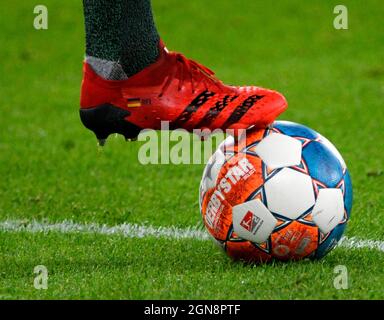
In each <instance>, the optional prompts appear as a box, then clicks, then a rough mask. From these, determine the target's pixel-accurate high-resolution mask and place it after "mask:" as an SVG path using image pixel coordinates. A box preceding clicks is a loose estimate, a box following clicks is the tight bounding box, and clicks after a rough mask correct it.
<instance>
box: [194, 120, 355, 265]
mask: <svg viewBox="0 0 384 320" xmlns="http://www.w3.org/2000/svg"><path fill="white" fill-rule="evenodd" d="M351 208H352V184H351V178H350V175H349V173H348V170H347V167H346V165H345V162H344V160H343V158H342V157H341V155H340V153H339V152H338V151H337V149H336V148H335V147H334V146H333V145H332V143H331V142H329V141H328V140H327V139H326V138H324V137H323V136H321V135H320V134H319V133H317V132H315V131H313V130H312V129H309V128H307V127H305V126H303V125H300V124H296V123H292V122H287V121H276V122H274V123H273V125H272V126H270V127H269V128H267V129H261V130H251V131H249V132H247V133H246V137H243V138H239V139H238V141H237V142H235V141H234V138H233V137H232V136H230V137H228V138H227V139H226V140H224V141H223V142H222V143H221V144H220V146H219V148H218V149H217V151H216V152H215V153H214V154H213V155H212V157H211V158H210V160H209V161H208V163H207V165H206V167H205V170H204V173H203V177H202V180H201V184H200V211H201V213H202V216H203V220H204V224H205V226H206V228H207V230H208V232H209V234H210V235H212V237H213V238H214V240H215V241H216V242H217V243H218V244H219V245H220V246H221V247H222V248H223V249H224V250H225V251H226V253H227V254H228V255H229V256H230V257H232V258H233V259H235V260H243V261H247V262H256V263H257V262H267V261H270V260H273V259H277V260H284V261H285V260H299V259H303V258H307V257H308V258H314V259H319V258H322V257H324V256H325V255H326V254H327V253H328V252H329V251H331V250H332V249H333V248H334V247H335V246H336V244H337V243H338V241H339V240H340V238H341V236H342V234H343V232H344V230H345V227H346V223H347V221H348V220H349V217H350V213H351Z"/></svg>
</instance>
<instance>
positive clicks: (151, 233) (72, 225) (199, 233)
mask: <svg viewBox="0 0 384 320" xmlns="http://www.w3.org/2000/svg"><path fill="white" fill-rule="evenodd" d="M0 232H12V233H18V232H29V233H48V232H58V233H83V234H102V235H120V236H124V237H127V238H147V237H148V238H171V239H197V240H202V241H205V240H208V239H210V236H209V235H208V233H207V232H206V231H204V230H201V229H200V228H199V227H198V226H195V227H188V228H177V227H155V226H151V225H144V224H141V225H140V224H130V223H126V224H120V225H116V226H107V225H100V224H96V223H83V224H82V223H76V222H72V221H63V222H58V223H48V222H39V221H35V220H34V221H31V222H25V221H22V220H5V221H0ZM338 246H340V247H344V248H350V249H361V248H367V249H373V250H379V251H382V252H384V241H380V240H364V239H358V238H355V237H352V238H348V237H343V238H342V239H341V240H340V242H339V244H338Z"/></svg>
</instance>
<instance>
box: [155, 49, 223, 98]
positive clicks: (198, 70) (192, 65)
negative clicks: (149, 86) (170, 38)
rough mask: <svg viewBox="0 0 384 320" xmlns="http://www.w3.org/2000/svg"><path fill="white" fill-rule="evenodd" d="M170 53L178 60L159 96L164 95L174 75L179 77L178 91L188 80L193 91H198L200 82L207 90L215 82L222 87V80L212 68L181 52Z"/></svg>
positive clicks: (215, 84)
mask: <svg viewBox="0 0 384 320" xmlns="http://www.w3.org/2000/svg"><path fill="white" fill-rule="evenodd" d="M170 55H172V56H173V57H174V59H175V60H176V66H175V67H174V68H173V71H172V72H170V74H169V75H168V77H167V80H166V82H165V83H164V85H163V87H162V89H161V93H160V94H159V97H162V96H163V95H164V93H165V92H166V91H167V89H168V87H169V86H170V85H171V82H172V79H173V78H174V77H176V78H177V79H179V83H178V91H180V90H181V88H182V87H183V84H184V83H185V81H188V80H189V82H190V84H191V90H192V93H195V92H196V89H197V87H198V86H199V85H200V84H201V85H203V86H204V88H205V90H208V87H209V85H210V84H213V85H214V86H216V87H217V88H219V89H220V84H221V81H220V80H218V79H217V78H216V77H215V76H214V74H215V73H214V72H213V71H212V70H211V69H209V68H207V67H206V66H204V65H202V64H200V63H198V62H196V61H194V60H192V59H188V58H187V57H185V56H184V55H183V54H181V53H176V52H171V53H170Z"/></svg>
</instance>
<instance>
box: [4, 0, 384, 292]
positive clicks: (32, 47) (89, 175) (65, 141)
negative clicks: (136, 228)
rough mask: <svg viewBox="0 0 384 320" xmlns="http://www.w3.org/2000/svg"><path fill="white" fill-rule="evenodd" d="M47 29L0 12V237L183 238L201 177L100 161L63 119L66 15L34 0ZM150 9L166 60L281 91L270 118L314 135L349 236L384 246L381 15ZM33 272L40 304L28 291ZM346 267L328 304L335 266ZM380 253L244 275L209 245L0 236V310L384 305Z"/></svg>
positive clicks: (125, 157)
mask: <svg viewBox="0 0 384 320" xmlns="http://www.w3.org/2000/svg"><path fill="white" fill-rule="evenodd" d="M44 4H45V5H46V6H47V7H48V10H49V29H48V30H44V31H37V30H35V29H33V18H34V15H33V7H34V6H35V2H34V1H30V0H28V1H6V2H2V3H1V4H0V9H1V11H2V17H1V19H0V43H1V47H0V97H1V109H0V110H1V116H0V223H1V222H2V221H5V220H22V221H25V222H26V223H27V222H30V221H33V220H36V221H41V222H47V223H55V222H62V221H64V220H72V221H74V222H76V223H88V222H93V223H97V224H106V225H109V226H114V225H118V224H122V223H139V224H143V223H144V224H150V225H155V226H177V227H179V228H186V227H188V226H196V225H198V224H199V223H200V221H201V217H200V214H199V207H198V185H199V181H200V177H201V174H202V170H203V165H190V166H185V165H184V166H175V165H173V166H172V165H158V166H154V165H149V166H142V165H140V163H139V162H138V160H137V151H138V148H139V146H140V143H139V142H132V143H126V142H125V141H124V139H123V138H122V137H118V138H112V139H109V141H108V143H107V146H106V147H105V148H104V150H103V151H99V149H98V148H97V147H96V140H95V138H94V136H93V134H92V133H91V132H89V131H87V130H86V129H85V128H83V127H82V125H81V123H80V121H79V116H78V103H79V102H78V101H79V86H80V81H81V63H82V59H83V54H84V31H83V17H82V7H81V1H75V0H71V1H60V2H59V1H53V0H45V1H44ZM337 4H339V2H337V1H331V0H329V1H320V0H315V1H310V2H305V1H300V0H292V1H273V2H271V1H249V0H248V1H246V0H241V1H224V0H215V1H209V2H207V1H204V0H194V1H179V0H154V2H153V6H154V11H155V16H156V21H157V24H158V28H159V31H160V33H161V35H162V38H163V39H164V41H165V43H167V44H168V47H169V48H170V49H173V50H177V51H181V52H183V53H185V54H186V55H187V56H189V57H192V58H194V59H196V60H198V61H200V62H202V63H203V64H206V65H207V66H209V67H211V68H212V69H214V70H215V71H216V73H217V75H218V76H219V77H220V78H222V79H223V80H224V81H225V82H228V83H233V84H239V85H240V84H257V85H260V86H265V87H270V88H274V89H276V90H278V91H280V92H283V93H284V94H285V96H286V97H287V99H288V102H289V106H290V107H289V110H288V111H287V112H286V113H285V114H284V115H283V116H282V117H281V119H285V120H290V121H295V122H299V123H303V124H305V125H307V126H309V127H312V128H314V129H315V130H317V131H319V132H320V133H322V134H323V135H325V136H326V137H328V138H329V139H330V140H331V141H333V142H334V144H335V145H336V146H337V147H338V149H339V150H340V152H341V153H342V154H343V156H344V158H345V160H346V162H347V164H348V167H349V169H350V172H351V175H352V179H353V184H354V193H355V198H354V208H353V211H352V219H351V221H350V223H349V226H348V228H347V232H346V235H347V236H348V237H357V238H359V239H365V240H379V241H383V240H384V231H383V230H384V229H383V222H384V218H383V210H384V205H383V203H384V196H383V194H384V193H383V183H384V175H383V163H384V153H383V147H382V142H383V141H384V130H383V123H384V111H383V101H384V64H383V60H382V57H383V56H384V34H383V32H382V21H383V20H382V19H383V16H384V7H383V5H382V3H381V1H379V0H377V1H375V0H367V1H365V2H364V3H362V2H361V1H358V0H356V1H344V2H343V4H344V5H346V6H347V8H348V13H349V29H348V30H335V29H334V28H333V19H334V17H335V15H334V14H333V8H334V7H335V6H336V5H337ZM36 265H45V266H46V267H47V268H48V272H49V280H48V289H47V290H36V289H35V288H34V286H33V281H34V277H35V275H34V273H33V269H34V267H35V266H36ZM337 265H345V266H346V267H347V269H348V276H349V288H348V289H346V290H336V289H335V288H334V286H333V281H334V278H335V276H336V274H335V273H334V268H335V267H336V266H337ZM383 266H384V253H383V252H382V251H379V250H374V249H373V250H372V249H367V248H365V249H347V248H341V247H340V248H337V249H335V250H334V251H333V252H332V253H330V254H329V255H328V256H327V257H325V259H323V260H321V261H318V262H311V261H301V262H297V263H286V264H283V263H273V264H270V265H262V266H246V265H242V264H239V263H234V262H232V261H230V260H229V259H228V258H227V257H226V256H225V255H224V254H223V253H222V252H221V251H219V250H218V249H217V248H216V247H215V245H214V244H213V243H211V242H210V241H199V240H186V239H184V240H183V239H180V240H174V239H167V238H161V239H154V238H150V237H149V238H143V239H138V238H124V237H122V236H119V235H115V236H110V235H99V234H83V233H76V234H63V233H59V232H50V233H45V234H43V233H35V234H32V233H28V232H6V231H3V232H0V299H16V298H23V299H30V298H36V299H48V298H53V299H72V298H104V299H112V298H113V299H134V298H135V299H141V298H144V299H156V298H160V299H168V298H172V299H178V298H181V299H206V298H207V299H208V298H210V299H296V298H304V299H306V298H311V299H349V298H352V299H371V298H376V299H383V298H384V289H383V283H384V276H383Z"/></svg>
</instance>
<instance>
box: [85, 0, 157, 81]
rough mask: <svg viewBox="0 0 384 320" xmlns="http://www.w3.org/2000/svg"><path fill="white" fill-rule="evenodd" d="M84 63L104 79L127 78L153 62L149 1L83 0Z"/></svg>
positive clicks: (154, 51)
mask: <svg viewBox="0 0 384 320" xmlns="http://www.w3.org/2000/svg"><path fill="white" fill-rule="evenodd" d="M83 6H84V17H85V34H86V55H87V61H88V62H89V63H90V64H91V65H92V67H93V68H94V69H95V71H96V72H97V73H98V74H100V75H101V76H103V77H105V78H107V79H115V80H116V79H124V78H127V77H129V76H131V75H133V74H135V73H137V72H139V71H141V70H142V69H144V68H145V67H147V66H148V65H150V64H151V63H153V62H155V61H156V60H157V57H158V55H159V49H158V44H159V35H158V33H157V30H156V26H155V23H154V21H153V15H152V9H151V2H150V0H83Z"/></svg>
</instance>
